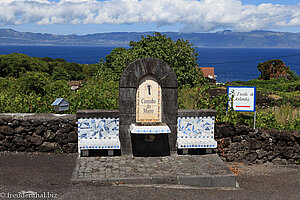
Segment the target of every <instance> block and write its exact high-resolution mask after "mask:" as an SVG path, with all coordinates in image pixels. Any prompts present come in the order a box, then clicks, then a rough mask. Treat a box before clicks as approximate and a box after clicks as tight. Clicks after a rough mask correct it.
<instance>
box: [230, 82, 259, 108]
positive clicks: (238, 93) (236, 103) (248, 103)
mask: <svg viewBox="0 0 300 200" xmlns="http://www.w3.org/2000/svg"><path fill="white" fill-rule="evenodd" d="M227 94H228V97H229V102H228V106H229V107H232V108H233V110H235V111H240V112H255V100H256V87H243V86H228V88H227Z"/></svg>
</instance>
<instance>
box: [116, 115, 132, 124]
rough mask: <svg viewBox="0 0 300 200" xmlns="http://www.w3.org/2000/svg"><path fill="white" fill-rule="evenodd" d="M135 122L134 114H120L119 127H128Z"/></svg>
mask: <svg viewBox="0 0 300 200" xmlns="http://www.w3.org/2000/svg"><path fill="white" fill-rule="evenodd" d="M135 122H136V115H135V114H120V125H130V124H133V123H135Z"/></svg>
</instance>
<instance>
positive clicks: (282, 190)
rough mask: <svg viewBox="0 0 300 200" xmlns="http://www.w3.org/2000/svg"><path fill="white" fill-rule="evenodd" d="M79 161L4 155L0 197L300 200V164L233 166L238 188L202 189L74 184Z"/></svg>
mask: <svg viewBox="0 0 300 200" xmlns="http://www.w3.org/2000/svg"><path fill="white" fill-rule="evenodd" d="M75 161H76V155H74V154H54V153H51V154H44V153H8V152H1V153H0V199H1V198H3V199H17V198H13V197H18V196H16V195H17V194H18V193H20V192H25V193H24V194H29V193H30V191H31V192H37V193H38V194H39V195H40V197H42V195H45V196H47V195H48V197H51V198H56V199H106V200H107V199H130V200H134V199H143V200H145V199H206V200H208V199H214V200H215V199H251V200H252V199H280V200H282V199H300V166H275V165H271V164H270V165H251V166H247V165H243V164H238V163H229V164H228V165H229V166H230V167H232V169H233V171H234V172H236V173H237V180H238V183H239V187H238V188H197V187H189V186H179V185H130V184H122V183H113V184H100V183H97V182H85V183H76V184H75V183H71V182H70V178H71V174H72V171H73V168H74V167H75ZM13 195H15V196H13ZM20 197H22V196H20ZM51 198H48V199H51ZM40 199H41V198H40Z"/></svg>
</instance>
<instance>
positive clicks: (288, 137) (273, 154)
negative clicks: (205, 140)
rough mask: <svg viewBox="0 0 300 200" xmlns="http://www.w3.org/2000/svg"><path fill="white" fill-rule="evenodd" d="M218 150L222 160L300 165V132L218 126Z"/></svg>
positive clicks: (216, 134)
mask: <svg viewBox="0 0 300 200" xmlns="http://www.w3.org/2000/svg"><path fill="white" fill-rule="evenodd" d="M215 138H216V140H217V141H218V149H215V152H217V153H218V154H219V155H220V156H221V158H222V159H223V160H226V161H228V162H232V161H237V162H245V163H248V164H252V163H258V164H261V163H266V162H272V163H274V164H295V163H298V164H299V162H300V131H294V132H291V133H289V132H285V131H279V130H254V129H252V128H249V127H247V126H244V125H236V126H234V125H229V124H218V125H217V126H216V132H215Z"/></svg>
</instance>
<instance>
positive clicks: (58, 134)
mask: <svg viewBox="0 0 300 200" xmlns="http://www.w3.org/2000/svg"><path fill="white" fill-rule="evenodd" d="M182 112H184V110H181V111H179V113H182ZM215 140H217V141H218V149H215V152H216V153H218V154H219V155H220V157H221V158H222V159H224V160H226V161H230V162H231V161H238V162H245V163H249V164H250V163H265V162H273V163H275V164H294V163H295V162H300V131H295V132H292V133H289V132H284V131H278V130H254V129H252V128H249V127H247V126H244V125H236V126H234V125H228V124H217V125H216V130H215ZM77 141H78V138H77V124H76V115H69V114H66V115H57V114H0V151H29V152H33V151H40V152H66V153H76V152H77Z"/></svg>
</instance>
